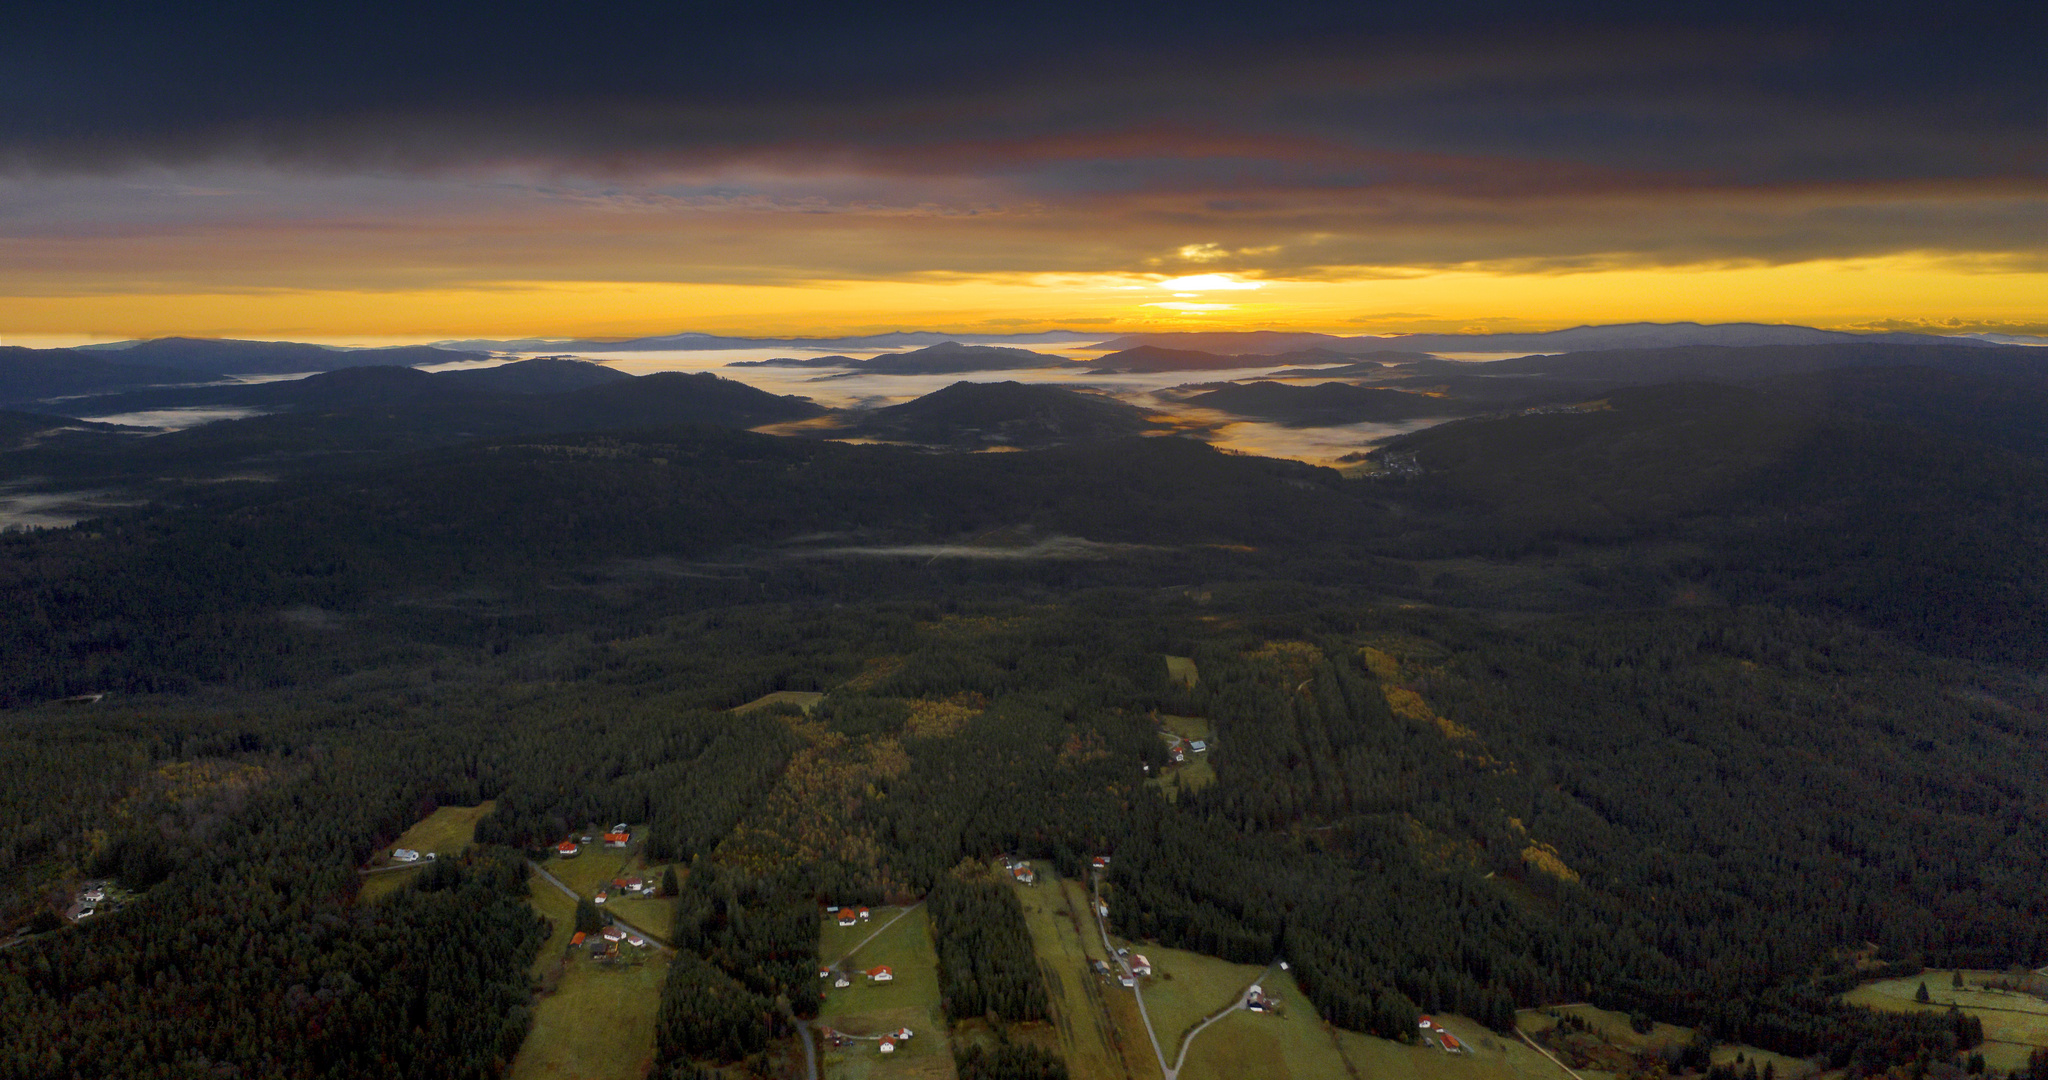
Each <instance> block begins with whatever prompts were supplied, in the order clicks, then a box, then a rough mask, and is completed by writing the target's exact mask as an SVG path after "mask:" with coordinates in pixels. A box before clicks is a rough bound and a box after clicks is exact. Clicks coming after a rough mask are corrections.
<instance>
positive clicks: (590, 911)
mask: <svg viewBox="0 0 2048 1080" xmlns="http://www.w3.org/2000/svg"><path fill="white" fill-rule="evenodd" d="M576 929H577V930H578V931H580V932H582V933H585V934H595V933H597V932H598V931H599V930H602V929H604V915H603V914H601V913H600V912H599V911H598V910H597V905H596V904H593V903H591V902H590V898H589V897H587V896H580V897H577V898H576ZM1921 989H1922V990H1925V989H1926V987H1924V986H1923V987H1921Z"/></svg>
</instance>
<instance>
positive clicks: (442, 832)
mask: <svg viewBox="0 0 2048 1080" xmlns="http://www.w3.org/2000/svg"><path fill="white" fill-rule="evenodd" d="M497 808H498V804H497V803H496V802H495V801H491V800H487V801H485V802H481V803H478V804H477V805H475V806H442V807H437V808H435V810H434V812H433V813H431V814H428V815H427V816H426V817H423V818H421V819H420V820H418V821H417V822H414V823H413V826H412V827H411V828H409V829H407V830H405V833H404V834H403V835H401V836H400V837H399V838H398V839H397V840H396V841H394V842H393V843H392V845H391V847H390V848H389V849H388V850H384V851H380V852H378V853H377V857H376V859H374V860H372V861H373V862H376V863H379V864H383V865H379V866H378V867H377V868H376V870H375V872H372V873H369V874H366V875H364V877H363V887H362V889H361V890H360V891H358V892H357V893H356V903H358V904H374V903H376V902H377V901H378V900H381V899H383V898H384V897H386V896H389V895H390V894H392V893H394V892H396V891H398V887H399V886H401V885H403V884H405V883H406V882H408V881H410V880H412V877H413V875H412V874H411V873H409V872H407V871H413V870H418V869H419V868H420V867H422V866H425V865H427V861H428V860H427V859H426V855H427V854H428V853H430V852H431V853H433V854H435V855H439V856H441V857H443V858H447V857H451V856H455V855H460V854H462V852H463V850H464V849H466V848H468V847H469V845H470V844H472V843H474V842H475V840H476V823H477V822H479V821H481V820H483V819H484V818H486V817H488V816H490V813H491V811H493V810H496V809H497ZM401 850H408V851H417V852H419V853H420V856H421V858H420V861H419V862H416V863H411V864H407V863H394V862H388V860H389V859H390V857H391V852H392V851H401Z"/></svg>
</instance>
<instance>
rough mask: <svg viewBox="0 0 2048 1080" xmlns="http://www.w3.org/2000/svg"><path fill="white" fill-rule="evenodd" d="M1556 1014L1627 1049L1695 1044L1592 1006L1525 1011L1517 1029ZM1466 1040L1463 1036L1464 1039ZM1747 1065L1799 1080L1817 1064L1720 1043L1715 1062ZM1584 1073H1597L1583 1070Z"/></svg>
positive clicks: (1682, 1034)
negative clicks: (1575, 1020) (1632, 1024)
mask: <svg viewBox="0 0 2048 1080" xmlns="http://www.w3.org/2000/svg"><path fill="white" fill-rule="evenodd" d="M1552 1013H1570V1014H1572V1015H1574V1016H1577V1017H1579V1018H1580V1019H1583V1020H1585V1021H1586V1024H1587V1026H1588V1027H1590V1028H1591V1029H1592V1030H1593V1031H1595V1032H1597V1033H1599V1034H1600V1035H1601V1036H1602V1037H1603V1038H1605V1039H1606V1040H1607V1041H1608V1042H1610V1043H1612V1044H1613V1045H1615V1046H1618V1047H1622V1048H1624V1049H1627V1050H1660V1049H1663V1048H1664V1047H1667V1046H1683V1045H1685V1044H1687V1043H1689V1042H1691V1041H1692V1037H1693V1029H1691V1028H1689V1027H1677V1026H1675V1025H1672V1024H1656V1025H1653V1026H1652V1027H1651V1028H1650V1031H1649V1033H1648V1034H1637V1033H1636V1031H1635V1029H1633V1028H1631V1027H1629V1024H1628V1015H1627V1014H1626V1013H1618V1012H1612V1011H1609V1010H1607V1009H1596V1008H1594V1007H1593V1006H1591V1005H1566V1006H1562V1007H1559V1008H1556V1009H1524V1010H1522V1011H1521V1012H1520V1013H1517V1014H1516V1016H1515V1026H1516V1027H1518V1028H1520V1029H1521V1030H1523V1031H1526V1032H1528V1033H1530V1034H1531V1035H1534V1034H1536V1033H1538V1032H1542V1031H1548V1030H1550V1029H1551V1028H1552V1027H1554V1026H1556V1024H1557V1020H1556V1019H1555V1018H1554V1017H1553V1016H1552V1015H1551V1014H1552ZM1461 1037H1462V1036H1461ZM1738 1055H1739V1056H1741V1058H1742V1059H1743V1062H1744V1063H1745V1064H1747V1063H1748V1062H1751V1061H1754V1062H1756V1063H1757V1065H1758V1067H1759V1068H1761V1067H1762V1066H1763V1064H1764V1063H1765V1062H1769V1063H1770V1064H1771V1065H1773V1066H1775V1069H1776V1074H1777V1075H1778V1076H1781V1077H1784V1078H1785V1080H1799V1078H1800V1077H1804V1076H1807V1075H1809V1074H1811V1073H1813V1072H1814V1071H1815V1070H1814V1067H1813V1063H1812V1062H1810V1061H1808V1060H1806V1059H1805V1058H1795V1057H1786V1056H1785V1055H1783V1054H1773V1053H1771V1052H1770V1051H1768V1050H1760V1049H1758V1048H1756V1047H1754V1046H1745V1045H1742V1044H1740V1043H1717V1044H1716V1045H1715V1046H1714V1063H1715V1064H1717V1065H1719V1064H1734V1063H1735V1059H1736V1057H1737V1056H1738ZM1578 1071H1579V1072H1580V1073H1581V1074H1585V1073H1589V1072H1594V1071H1597V1070H1589V1069H1580V1070H1578Z"/></svg>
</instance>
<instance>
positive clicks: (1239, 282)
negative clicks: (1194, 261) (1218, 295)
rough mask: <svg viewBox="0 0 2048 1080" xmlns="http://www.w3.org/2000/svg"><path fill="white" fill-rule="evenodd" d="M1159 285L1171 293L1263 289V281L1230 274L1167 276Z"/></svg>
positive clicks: (1264, 284)
mask: <svg viewBox="0 0 2048 1080" xmlns="http://www.w3.org/2000/svg"><path fill="white" fill-rule="evenodd" d="M1159 287H1160V288H1162V289H1165V290H1166V291H1168V292H1171V293H1176V294H1178V293H1199V292H1218V291H1222V290H1235V289H1263V288H1265V287H1266V283H1265V282H1263V281H1245V280H1243V279H1241V278H1235V277H1232V276H1230V275H1229V274H1189V275H1187V276H1186V277H1177V278H1167V279H1166V280H1165V281H1162V282H1160V283H1159Z"/></svg>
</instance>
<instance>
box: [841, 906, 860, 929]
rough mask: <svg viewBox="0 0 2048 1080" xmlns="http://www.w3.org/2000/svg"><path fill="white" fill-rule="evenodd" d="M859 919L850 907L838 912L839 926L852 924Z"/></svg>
mask: <svg viewBox="0 0 2048 1080" xmlns="http://www.w3.org/2000/svg"><path fill="white" fill-rule="evenodd" d="M859 921H860V919H859V917H858V916H856V915H854V913H853V909H852V908H846V909H844V910H842V911H840V913H839V925H841V926H852V925H853V924H854V923H857V922H859Z"/></svg>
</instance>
